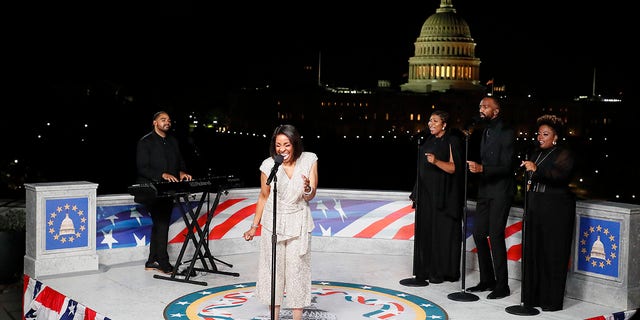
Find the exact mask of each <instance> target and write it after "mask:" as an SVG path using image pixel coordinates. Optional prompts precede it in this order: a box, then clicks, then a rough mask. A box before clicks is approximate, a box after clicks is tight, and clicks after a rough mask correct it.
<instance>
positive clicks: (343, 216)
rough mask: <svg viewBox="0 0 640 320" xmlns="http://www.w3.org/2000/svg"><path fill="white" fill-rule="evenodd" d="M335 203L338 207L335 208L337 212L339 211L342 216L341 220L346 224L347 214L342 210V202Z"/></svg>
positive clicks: (334, 200)
mask: <svg viewBox="0 0 640 320" xmlns="http://www.w3.org/2000/svg"><path fill="white" fill-rule="evenodd" d="M333 202H335V203H336V205H335V206H334V207H333V208H334V209H335V210H336V211H338V214H339V215H340V219H342V222H344V218H346V217H347V214H346V213H345V212H344V210H342V204H341V203H340V200H338V199H333Z"/></svg>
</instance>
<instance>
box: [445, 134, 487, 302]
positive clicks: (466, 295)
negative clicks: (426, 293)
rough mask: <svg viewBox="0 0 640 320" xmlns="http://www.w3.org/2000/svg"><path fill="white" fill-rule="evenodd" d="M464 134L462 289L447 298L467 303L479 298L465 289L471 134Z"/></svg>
mask: <svg viewBox="0 0 640 320" xmlns="http://www.w3.org/2000/svg"><path fill="white" fill-rule="evenodd" d="M463 132H464V168H465V170H464V209H463V210H462V263H461V269H462V271H461V272H460V276H461V277H462V278H461V281H460V282H461V285H462V288H461V290H460V291H458V292H454V293H450V294H448V295H447V298H449V299H451V300H454V301H463V302H469V301H478V300H479V299H480V298H479V297H478V296H477V295H475V294H473V293H470V292H467V289H466V288H465V284H464V282H465V276H466V273H467V272H466V271H467V267H466V264H467V263H466V262H467V256H466V253H467V189H468V188H467V176H468V172H469V169H468V164H467V160H469V135H470V134H471V133H470V132H468V131H463Z"/></svg>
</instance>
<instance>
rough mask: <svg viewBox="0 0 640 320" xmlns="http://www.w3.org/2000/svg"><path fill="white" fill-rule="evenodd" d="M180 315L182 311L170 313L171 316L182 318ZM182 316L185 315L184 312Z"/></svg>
mask: <svg viewBox="0 0 640 320" xmlns="http://www.w3.org/2000/svg"><path fill="white" fill-rule="evenodd" d="M182 316H183V314H182V313H172V314H171V318H182ZM184 316H186V314H185V315H184Z"/></svg>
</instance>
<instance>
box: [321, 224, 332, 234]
mask: <svg viewBox="0 0 640 320" xmlns="http://www.w3.org/2000/svg"><path fill="white" fill-rule="evenodd" d="M318 225H319V226H320V231H322V236H323V237H330V236H331V227H329V229H325V228H324V226H323V225H322V224H321V223H318Z"/></svg>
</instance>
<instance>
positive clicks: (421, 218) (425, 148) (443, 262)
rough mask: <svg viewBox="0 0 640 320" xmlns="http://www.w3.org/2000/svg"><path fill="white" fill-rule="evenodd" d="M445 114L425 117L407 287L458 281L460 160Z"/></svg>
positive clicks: (414, 194) (457, 142)
mask: <svg viewBox="0 0 640 320" xmlns="http://www.w3.org/2000/svg"><path fill="white" fill-rule="evenodd" d="M448 119H449V114H448V113H447V112H445V111H439V110H438V111H435V112H433V113H432V114H431V116H430V117H429V123H428V126H429V132H430V135H429V136H427V137H426V138H425V141H424V143H423V144H422V145H421V146H420V147H419V152H418V161H417V162H418V163H417V166H418V168H417V179H416V182H415V185H414V187H413V192H412V193H411V195H410V199H411V200H413V201H414V204H415V208H416V213H415V235H414V241H413V245H414V254H413V274H414V276H415V278H409V279H404V280H402V281H401V282H400V283H401V284H404V285H409V286H417V285H427V284H428V283H429V282H431V283H442V282H443V281H452V282H453V281H458V279H460V257H461V253H460V250H461V246H462V231H461V230H462V229H461V227H462V224H461V220H462V212H463V210H464V203H463V202H464V199H463V198H464V170H465V165H464V157H463V153H464V151H463V150H462V146H461V139H460V138H459V137H458V136H457V135H455V134H452V132H451V129H450V128H449V127H448V125H447V121H448Z"/></svg>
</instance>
